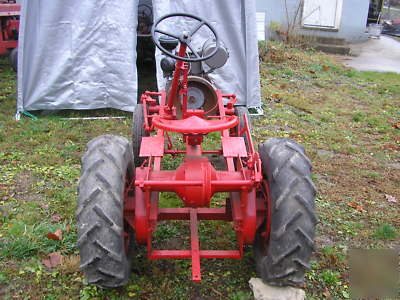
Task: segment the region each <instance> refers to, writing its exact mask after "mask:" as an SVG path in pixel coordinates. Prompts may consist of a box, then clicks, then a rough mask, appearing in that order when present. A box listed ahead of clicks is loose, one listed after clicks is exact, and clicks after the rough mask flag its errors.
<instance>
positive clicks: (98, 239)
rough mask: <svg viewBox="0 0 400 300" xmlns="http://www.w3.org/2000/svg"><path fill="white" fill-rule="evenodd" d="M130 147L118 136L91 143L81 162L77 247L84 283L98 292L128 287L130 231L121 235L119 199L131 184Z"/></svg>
mask: <svg viewBox="0 0 400 300" xmlns="http://www.w3.org/2000/svg"><path fill="white" fill-rule="evenodd" d="M133 176H134V163H133V155H132V149H131V145H130V143H129V142H128V140H126V139H125V138H123V137H119V136H114V135H104V136H100V137H97V138H95V139H93V140H92V141H90V142H89V143H88V146H87V151H86V153H85V155H84V156H83V158H82V173H81V178H80V180H79V188H78V208H77V212H76V216H77V222H78V248H79V253H80V258H81V269H82V270H83V272H84V273H85V276H86V279H87V281H88V283H92V284H96V285H98V286H100V287H102V288H114V287H119V286H122V285H124V284H126V283H127V281H128V279H129V274H130V250H131V249H130V247H127V242H128V241H129V244H130V246H131V245H132V241H133V238H132V236H130V237H129V233H131V231H129V230H126V229H125V230H124V227H125V228H126V226H124V225H126V224H124V215H123V208H124V195H125V193H126V189H127V183H129V182H131V181H132V180H133Z"/></svg>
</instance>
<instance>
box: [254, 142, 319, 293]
mask: <svg viewBox="0 0 400 300" xmlns="http://www.w3.org/2000/svg"><path fill="white" fill-rule="evenodd" d="M259 153H260V157H261V160H262V169H263V176H264V178H265V179H267V181H268V184H269V189H270V196H271V233H270V239H269V241H267V240H266V239H265V238H264V237H263V235H262V234H261V233H262V232H264V231H265V228H266V225H265V222H266V221H264V223H263V224H262V225H261V226H260V227H259V228H258V230H257V233H256V237H255V241H254V256H255V261H256V267H257V271H258V273H259V275H260V276H261V278H262V279H263V280H264V281H265V282H266V283H268V284H271V285H277V286H287V285H290V286H299V285H301V284H302V283H303V282H304V274H305V272H306V271H307V270H308V269H309V268H310V265H309V263H310V259H311V256H312V253H313V249H314V235H315V225H316V223H317V218H316V216H315V205H314V198H315V194H316V189H315V186H314V184H313V183H312V181H311V162H310V160H309V159H308V158H307V157H306V156H305V154H304V149H303V147H302V146H300V145H299V144H297V143H296V142H294V141H293V140H290V139H286V138H273V139H269V140H268V141H266V142H265V143H263V144H261V145H260V147H259Z"/></svg>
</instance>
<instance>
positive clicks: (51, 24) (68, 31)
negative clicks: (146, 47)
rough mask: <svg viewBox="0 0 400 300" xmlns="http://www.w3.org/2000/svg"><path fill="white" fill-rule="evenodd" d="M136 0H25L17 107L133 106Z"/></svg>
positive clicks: (91, 107)
mask: <svg viewBox="0 0 400 300" xmlns="http://www.w3.org/2000/svg"><path fill="white" fill-rule="evenodd" d="M137 5H138V0H133V1H119V0H97V1H88V0H84V1H82V0H68V1H64V0H23V1H22V12H21V25H20V26H21V28H20V39H19V61H18V99H17V113H19V112H22V111H26V110H57V109H78V110H79V109H95V108H104V107H112V108H116V109H121V110H127V111H133V110H134V107H135V104H136V99H137V95H136V93H137V78H136V68H135V65H136V26H137Z"/></svg>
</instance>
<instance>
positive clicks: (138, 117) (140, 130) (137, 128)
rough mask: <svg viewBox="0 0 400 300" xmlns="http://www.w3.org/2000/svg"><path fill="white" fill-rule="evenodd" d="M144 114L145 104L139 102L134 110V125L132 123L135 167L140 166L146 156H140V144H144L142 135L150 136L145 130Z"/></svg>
mask: <svg viewBox="0 0 400 300" xmlns="http://www.w3.org/2000/svg"><path fill="white" fill-rule="evenodd" d="M143 125H144V114H143V104H137V105H136V107H135V111H134V112H133V125H132V148H133V157H134V159H135V167H140V166H141V165H142V163H143V162H144V158H143V157H140V156H139V154H140V145H141V144H142V137H144V136H149V134H148V133H147V132H146V130H144V127H143Z"/></svg>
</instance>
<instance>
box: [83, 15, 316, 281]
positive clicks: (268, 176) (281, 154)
mask: <svg viewBox="0 0 400 300" xmlns="http://www.w3.org/2000/svg"><path fill="white" fill-rule="evenodd" d="M171 18H183V19H185V20H190V21H191V24H193V23H195V25H194V26H193V28H191V29H187V30H185V31H183V32H181V33H179V34H178V33H171V32H167V31H166V30H162V29H161V28H162V27H160V24H161V23H163V22H164V21H166V20H170V19H171ZM196 22H197V23H196ZM164 25H165V23H164ZM200 28H202V29H203V30H208V31H209V32H210V35H212V39H211V41H212V42H213V45H214V46H213V47H211V48H210V47H207V49H206V50H207V51H205V48H204V47H203V49H202V50H201V51H198V50H197V49H195V47H194V46H193V44H192V43H191V42H192V41H193V39H194V38H195V36H196V33H198V32H199V30H200ZM152 38H153V41H154V43H155V45H156V47H157V48H158V49H160V50H161V52H162V53H163V54H164V55H165V56H166V60H165V61H164V62H163V61H162V62H161V64H162V65H163V70H164V73H165V74H166V77H167V79H168V78H169V79H170V80H169V82H168V83H167V85H166V86H167V87H168V88H167V91H161V92H145V93H144V94H143V95H142V96H141V103H140V104H138V105H137V107H136V110H135V112H134V116H133V118H134V123H133V140H132V143H131V142H129V141H128V140H127V139H126V138H123V137H119V136H114V135H104V136H100V137H97V138H95V139H93V140H92V141H90V142H89V143H88V145H87V152H86V153H85V155H84V156H83V158H82V173H81V178H80V181H79V201H78V208H77V213H76V215H77V220H78V243H77V244H78V248H79V250H80V257H81V269H82V270H83V271H84V273H85V275H86V278H87V281H88V282H89V283H92V284H96V285H98V286H100V287H103V288H113V287H118V286H122V285H124V284H126V283H127V282H128V280H129V274H130V270H131V264H134V263H135V262H134V255H132V249H133V248H134V247H133V246H134V245H135V244H138V245H144V246H146V247H147V253H148V259H150V260H156V259H171V258H180V259H191V261H192V280H193V281H194V282H199V281H200V280H201V271H200V270H201V268H200V261H201V259H205V258H230V259H240V258H242V257H243V252H244V245H253V249H254V258H255V263H256V268H257V271H258V273H259V275H260V276H261V278H262V279H263V280H264V281H265V282H267V283H269V284H272V285H279V286H284V285H292V286H297V285H300V284H301V283H302V282H303V280H304V274H305V272H306V270H307V269H309V268H310V265H309V262H310V258H311V255H312V251H313V247H314V231H315V225H316V223H317V218H316V216H315V212H314V198H315V193H316V190H315V187H314V184H313V182H312V181H311V162H310V160H309V159H308V158H307V157H306V156H305V154H304V148H303V147H302V146H300V145H299V144H297V143H296V142H294V141H292V140H290V139H286V138H272V139H269V140H268V141H266V142H264V143H262V144H261V145H260V146H259V148H258V152H257V151H256V150H255V148H254V145H253V141H252V137H251V134H250V124H249V117H248V114H247V110H246V109H245V108H243V107H235V103H236V96H235V95H233V94H223V93H222V92H221V90H218V89H213V91H212V92H213V93H214V94H213V95H214V96H215V99H216V101H215V104H214V103H211V104H210V101H211V102H213V100H212V99H213V97H214V96H213V95H211V92H210V90H209V89H203V90H202V89H201V88H200V87H199V86H200V85H199V82H201V80H194V81H193V80H192V81H191V80H190V78H191V75H190V74H191V72H192V69H196V67H195V66H196V64H198V63H200V62H202V63H207V62H208V63H210V64H212V61H213V60H217V59H218V57H217V56H219V55H221V53H223V52H224V51H223V45H222V43H221V42H220V40H219V37H218V34H217V32H216V30H215V29H214V27H213V26H212V25H211V24H210V23H208V22H207V21H206V20H204V19H202V18H200V17H198V16H194V15H189V14H183V13H176V14H170V15H166V16H164V17H162V18H160V19H159V20H158V21H157V22H156V23H155V25H154V26H153V28H152ZM206 43H207V42H206ZM207 44H208V45H210V42H208V43H207ZM178 46H179V47H178ZM221 49H222V50H221ZM221 51H222V52H221ZM171 60H172V61H171ZM168 61H169V62H170V63H171V62H173V66H174V69H173V70H172V71H169V70H170V69H171V66H170V65H169V64H168ZM169 72H170V74H171V76H168V73H169ZM200 77H201V78H202V79H203V80H204V81H205V82H207V80H208V79H207V76H206V74H203V76H200ZM196 84H197V85H196ZM208 84H211V83H210V82H208ZM205 85H207V84H206V83H205ZM193 87H195V89H193ZM212 132H216V133H218V134H219V135H220V143H219V144H218V145H216V147H215V149H212V150H210V149H207V150H205V149H203V148H202V144H203V141H205V139H207V138H209V137H208V136H207V134H209V133H212ZM171 135H175V136H176V135H178V136H181V137H182V143H181V145H184V146H182V147H181V148H180V149H179V148H178V147H177V146H176V145H173V139H172V138H171ZM213 136H214V137H215V134H213ZM211 155H218V156H219V157H223V161H224V162H225V163H224V166H223V167H221V166H220V167H215V166H214V165H213V164H212V163H211V162H210V159H209V156H211ZM166 156H172V157H174V158H175V159H178V158H179V157H182V163H181V164H180V166H179V167H178V168H177V169H176V170H167V169H165V168H164V165H163V160H164V158H165V157H166ZM161 192H174V193H176V195H178V196H179V198H180V199H181V200H182V202H183V204H184V205H183V206H184V207H179V208H177V207H171V208H160V207H159V194H160V193H161ZM216 193H228V195H229V197H228V198H227V200H226V206H225V207H223V208H215V207H211V203H212V200H213V196H214V195H215V194H216ZM164 220H188V221H189V224H190V241H191V247H190V249H184V250H182V249H181V250H165V249H154V248H153V242H152V241H153V233H154V231H155V230H156V228H157V226H158V225H159V224H158V222H160V221H164ZM200 220H223V221H226V222H231V223H232V225H233V226H232V227H233V230H234V231H235V232H236V239H237V248H236V249H232V250H202V247H201V245H200V243H199V234H198V222H199V221H200Z"/></svg>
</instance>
